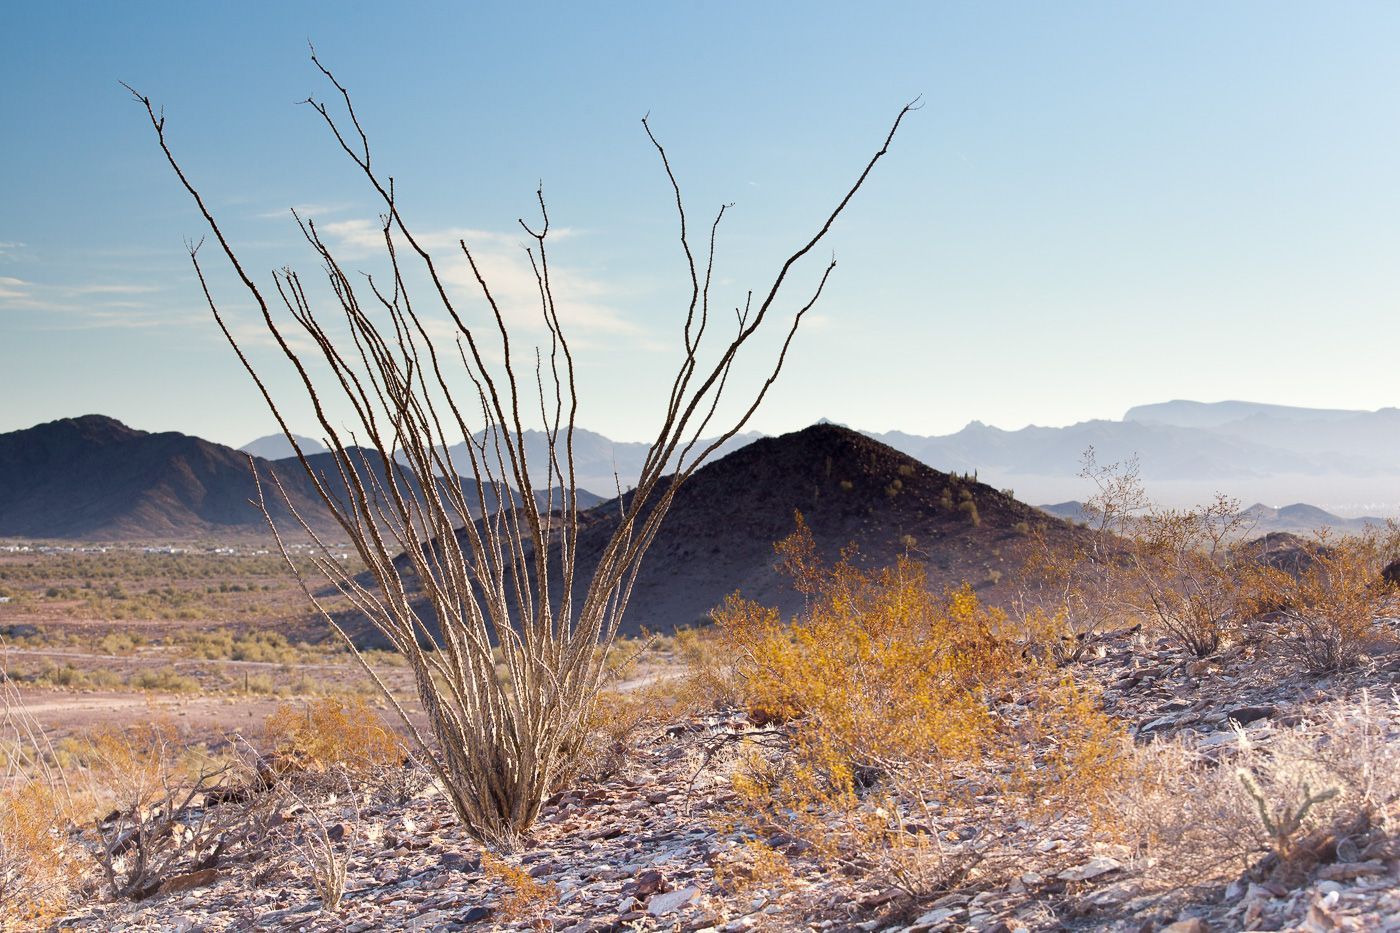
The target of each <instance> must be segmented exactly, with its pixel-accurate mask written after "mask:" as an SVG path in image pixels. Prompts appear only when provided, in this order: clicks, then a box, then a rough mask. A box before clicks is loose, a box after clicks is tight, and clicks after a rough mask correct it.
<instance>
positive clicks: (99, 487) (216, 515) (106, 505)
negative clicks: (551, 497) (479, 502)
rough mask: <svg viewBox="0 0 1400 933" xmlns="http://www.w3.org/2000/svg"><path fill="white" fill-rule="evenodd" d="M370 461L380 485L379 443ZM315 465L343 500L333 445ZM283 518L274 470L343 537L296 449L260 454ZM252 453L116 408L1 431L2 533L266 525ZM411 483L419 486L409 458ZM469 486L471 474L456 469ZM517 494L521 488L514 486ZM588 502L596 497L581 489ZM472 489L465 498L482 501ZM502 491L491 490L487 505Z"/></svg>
mask: <svg viewBox="0 0 1400 933" xmlns="http://www.w3.org/2000/svg"><path fill="white" fill-rule="evenodd" d="M368 453H369V454H370V456H369V458H368V460H367V461H362V460H360V459H358V456H359V455H358V453H356V452H355V451H352V452H351V455H352V457H356V460H355V462H356V463H357V464H360V463H365V462H367V463H368V464H369V465H370V467H371V469H372V471H373V474H374V477H375V479H376V480H377V481H378V482H379V483H380V485H381V487H382V485H383V482H384V479H385V475H386V474H385V472H384V468H383V465H382V460H381V458H380V457H379V455H378V454H377V453H374V452H368ZM308 461H309V462H310V464H311V466H312V468H313V469H314V470H316V472H317V473H318V475H320V476H322V477H323V478H324V480H325V483H326V486H327V489H328V491H329V493H330V494H331V495H332V496H335V497H336V498H338V499H341V500H342V501H343V500H344V496H345V485H344V483H343V482H342V481H341V479H340V475H339V471H338V470H337V469H336V467H335V461H334V455H332V454H330V453H320V454H313V455H311V457H309V458H308ZM252 462H253V464H254V465H255V468H256V470H257V475H258V477H259V478H260V480H261V481H262V485H263V491H264V495H265V498H266V501H267V503H268V507H269V509H270V511H271V513H272V516H273V519H274V520H275V521H276V522H277V526H278V528H280V529H282V530H283V531H284V532H286V533H290V534H292V535H293V536H298V532H299V531H300V526H299V524H298V523H297V521H296V519H295V518H294V517H293V516H292V513H291V510H290V509H289V508H288V507H287V504H286V503H285V502H284V501H282V498H281V496H280V495H279V494H278V492H277V487H276V485H275V484H274V482H273V477H274V475H275V476H276V477H277V478H279V479H280V480H281V485H282V488H283V489H284V490H285V492H286V495H287V496H288V497H289V498H290V501H291V504H292V506H293V507H295V509H296V510H297V512H298V513H300V514H301V515H302V516H303V517H304V518H305V519H306V520H307V521H309V522H310V523H311V525H312V527H313V528H315V529H316V530H317V531H320V532H324V533H326V534H328V535H329V538H330V540H333V541H339V540H342V539H343V538H344V533H343V532H342V531H341V530H340V528H339V527H338V526H337V525H335V524H334V522H333V521H332V520H331V518H330V514H329V513H328V512H327V510H326V509H325V507H324V505H323V503H322V502H321V499H320V496H319V495H318V494H317V492H316V490H315V487H314V485H313V484H312V482H311V480H310V478H309V477H307V475H306V472H305V470H304V469H303V468H302V466H301V464H300V463H298V462H297V461H296V460H295V459H284V460H277V461H269V460H264V459H262V458H260V457H254V458H253V461H252ZM248 464H249V458H248V455H247V454H245V453H243V452H240V451H236V450H233V449H232V448H230V447H225V446H223V445H222V444H214V443H211V442H209V441H205V440H201V439H200V438H198V437H192V436H190V435H187V434H179V433H176V432H173V431H169V432H162V433H151V432H148V431H138V430H135V429H134V428H129V427H127V426H126V425H124V424H122V423H121V422H120V421H117V420H115V419H113V418H108V417H105V416H102V415H85V416H83V417H81V418H65V419H63V420H60V421H51V422H48V423H47V424H40V425H36V426H35V427H32V428H28V429H25V430H22V431H13V432H10V433H8V434H0V535H7V536H14V537H25V538H86V539H90V540H147V541H149V540H166V539H188V538H195V537H204V536H228V535H256V536H263V535H266V534H267V524H266V521H265V520H264V518H263V516H262V513H261V512H260V511H259V510H258V508H257V507H256V506H255V505H253V504H252V503H253V502H255V501H256V499H257V487H256V484H255V483H254V480H253V472H252V470H250V469H249V465H248ZM395 469H396V471H397V473H398V478H399V480H400V481H401V483H402V484H404V485H405V486H406V487H407V488H410V489H412V488H416V484H415V483H414V482H413V481H412V480H411V478H409V476H408V474H407V473H406V471H404V470H403V469H402V468H401V467H396V468H395ZM457 481H459V482H461V483H462V484H463V486H464V487H466V488H471V487H470V485H469V484H470V482H471V481H469V480H464V479H461V478H460V477H459V478H458V480H457ZM515 495H518V493H516V494H515ZM580 499H581V501H583V502H585V503H586V504H590V505H591V504H594V503H596V502H598V501H599V500H598V497H596V496H593V495H591V494H589V493H583V492H581V493H580ZM475 500H476V496H475V492H474V490H473V491H472V492H471V494H469V495H468V497H467V501H468V502H469V503H470V502H475ZM495 500H496V496H495V494H494V493H492V494H488V496H487V503H488V507H490V506H491V505H494V502H495Z"/></svg>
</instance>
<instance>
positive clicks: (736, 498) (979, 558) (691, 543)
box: [579, 424, 1078, 633]
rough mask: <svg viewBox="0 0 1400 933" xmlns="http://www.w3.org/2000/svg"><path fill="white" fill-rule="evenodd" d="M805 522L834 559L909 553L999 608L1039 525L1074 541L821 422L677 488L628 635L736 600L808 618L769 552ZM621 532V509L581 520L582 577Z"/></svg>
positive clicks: (965, 485)
mask: <svg viewBox="0 0 1400 933" xmlns="http://www.w3.org/2000/svg"><path fill="white" fill-rule="evenodd" d="M965 502H970V503H972V506H975V511H974V510H973V508H972V506H964V505H963V503H965ZM798 511H800V512H801V513H802V515H803V517H804V518H805V519H806V521H807V524H808V526H809V527H810V528H811V530H812V534H813V537H814V538H815V540H816V543H817V546H818V549H819V550H820V552H821V553H822V554H823V555H824V556H825V557H827V558H828V559H834V558H836V557H837V556H838V555H839V553H840V551H841V549H842V548H844V547H845V546H846V545H848V544H854V545H855V547H856V548H857V551H858V563H860V564H862V565H866V566H883V565H887V564H890V563H893V561H894V560H895V558H896V557H897V556H898V555H900V554H903V553H905V552H906V551H907V552H908V553H909V554H910V555H911V556H912V557H914V558H915V559H917V560H918V561H920V562H921V563H923V564H924V565H925V566H926V567H927V569H928V574H929V580H930V584H931V585H932V586H934V587H936V588H937V587H943V586H952V585H957V584H960V583H962V582H964V581H966V582H968V583H971V584H973V585H974V586H975V587H976V588H977V589H978V591H979V593H982V594H983V595H984V597H985V598H987V599H989V600H991V601H993V602H1001V601H1005V600H1007V599H1009V598H1010V596H1011V595H1012V578H1013V577H1014V575H1015V571H1016V570H1017V568H1018V567H1019V566H1020V563H1021V560H1022V558H1023V557H1024V555H1025V552H1026V550H1027V548H1028V546H1029V544H1030V540H1029V538H1028V536H1027V532H1028V531H1029V529H1030V527H1031V526H1034V525H1041V526H1044V527H1045V528H1046V530H1047V534H1048V535H1049V536H1050V538H1051V540H1052V541H1053V540H1056V539H1059V538H1063V539H1065V540H1068V539H1069V537H1071V536H1072V535H1074V534H1077V533H1078V532H1077V531H1076V530H1075V529H1073V528H1072V527H1071V526H1069V525H1067V524H1065V523H1064V522H1061V521H1059V520H1058V519H1055V518H1053V517H1051V516H1047V515H1046V514H1045V513H1044V512H1041V511H1039V510H1038V509H1035V508H1032V507H1031V506H1029V505H1026V504H1024V503H1022V502H1018V501H1017V500H1015V499H1013V498H1011V497H1010V496H1008V495H1006V494H1004V493H1001V492H998V491H997V490H995V489H992V488H991V487H989V486H986V485H984V484H982V483H978V482H976V481H975V480H972V479H969V478H963V477H957V476H952V475H949V474H946V473H941V472H939V471H937V470H934V469H932V468H931V467H928V466H925V465H924V464H922V463H919V462H918V461H916V460H914V459H913V458H911V457H908V456H906V455H904V454H902V453H899V452H898V451H896V450H894V449H893V448H891V447H888V446H886V445H885V444H882V443H880V442H878V441H875V440H872V439H870V438H869V437H866V436H865V435H863V434H859V433H857V432H855V431H851V430H849V429H847V428H843V427H839V426H836V425H830V424H818V425H814V426H812V427H809V428H806V429H805V430H802V431H797V432H794V433H791V434H785V435H783V436H781V437H775V438H763V439H761V440H757V441H754V442H753V443H752V444H749V445H747V446H745V447H743V448H741V449H739V450H737V451H735V452H734V453H731V454H729V455H728V456H726V457H724V458H722V459H720V460H717V461H715V462H714V463H711V464H709V465H707V466H705V467H704V468H703V469H701V470H699V471H697V472H696V473H695V475H694V476H693V477H691V479H690V480H689V482H687V483H686V484H685V485H684V486H682V487H681V489H680V491H679V492H678V493H677V494H676V499H675V502H674V504H673V505H672V507H671V511H670V513H669V514H668V515H667V517H666V520H665V522H664V523H663V524H662V526H661V530H660V532H659V533H658V535H657V537H656V540H655V542H654V543H653V545H652V548H651V550H650V551H649V552H648V553H647V556H646V558H645V560H644V562H643V564H642V569H641V572H640V574H639V575H638V578H637V584H636V587H635V588H634V590H633V593H632V600H631V603H630V604H629V606H628V609H627V613H626V616H625V619H624V624H623V629H624V631H625V632H628V633H635V632H636V631H638V630H639V629H641V628H646V629H648V630H651V631H669V630H671V629H674V628H676V627H677V626H681V625H689V624H694V623H698V622H702V621H704V620H705V619H706V618H707V617H708V616H709V613H710V612H711V610H712V609H714V608H715V607H716V606H717V605H719V604H720V603H721V602H722V601H723V600H724V598H725V596H727V595H728V594H730V593H732V592H734V591H736V590H738V591H741V592H742V593H743V594H744V595H745V596H748V597H750V598H753V599H757V600H759V601H760V602H763V603H765V604H768V605H775V606H778V607H779V608H781V609H783V610H784V611H785V612H792V611H794V610H796V609H797V608H799V606H800V597H799V595H798V594H797V593H796V592H795V591H794V590H793V589H792V588H791V587H790V586H788V585H787V583H786V581H785V580H784V579H783V578H782V577H781V576H780V575H779V574H778V572H777V571H776V569H775V567H774V555H773V543H774V542H775V541H778V540H780V539H782V538H784V537H786V536H787V535H788V534H790V533H791V532H792V531H793V529H794V528H795V519H794V513H796V512H798ZM974 514H975V515H976V519H974V518H973V515H974ZM617 522H618V503H617V501H616V500H611V501H609V502H605V503H603V504H602V505H600V506H598V507H597V508H595V509H593V510H591V511H590V512H588V513H585V514H584V515H583V516H581V524H582V526H583V527H582V528H581V530H580V534H579V565H580V570H581V574H580V576H582V577H583V578H585V579H586V578H587V577H588V576H589V575H590V574H591V573H592V569H593V567H594V566H595V565H596V563H597V561H598V559H599V557H600V555H601V554H602V551H603V548H604V547H605V545H606V544H607V541H608V538H609V537H610V536H611V534H612V532H613V530H614V528H615V527H616V525H617Z"/></svg>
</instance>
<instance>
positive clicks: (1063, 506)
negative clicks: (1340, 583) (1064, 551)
mask: <svg viewBox="0 0 1400 933" xmlns="http://www.w3.org/2000/svg"><path fill="white" fill-rule="evenodd" d="M1040 510H1041V511H1042V512H1049V513H1050V514H1051V515H1054V516H1055V517H1056V518H1063V519H1065V520H1066V521H1070V522H1076V523H1082V522H1085V521H1088V520H1089V515H1088V513H1087V512H1085V510H1084V503H1082V502H1078V501H1073V500H1072V501H1069V502H1056V503H1053V504H1051V505H1042V506H1040ZM1240 514H1241V515H1242V516H1244V519H1245V528H1246V529H1247V535H1248V536H1249V537H1255V536H1258V535H1262V534H1275V533H1278V532H1288V533H1290V534H1303V535H1308V534H1312V533H1314V532H1317V531H1320V530H1322V529H1324V528H1327V529H1331V530H1332V531H1335V532H1339V533H1351V532H1359V531H1363V530H1365V528H1366V527H1367V526H1373V527H1377V528H1379V527H1382V526H1384V525H1385V519H1383V518H1377V517H1375V516H1374V515H1367V516H1362V517H1360V518H1344V517H1342V516H1340V515H1334V514H1332V513H1331V512H1328V511H1327V510H1325V509H1320V508H1318V507H1317V506H1315V505H1307V504H1305V503H1302V502H1296V503H1294V504H1293V505H1285V506H1283V507H1281V508H1274V507H1272V506H1268V505H1264V504H1263V503H1262V502H1256V503H1254V504H1253V505H1251V506H1250V507H1249V508H1247V509H1242V510H1241V511H1240Z"/></svg>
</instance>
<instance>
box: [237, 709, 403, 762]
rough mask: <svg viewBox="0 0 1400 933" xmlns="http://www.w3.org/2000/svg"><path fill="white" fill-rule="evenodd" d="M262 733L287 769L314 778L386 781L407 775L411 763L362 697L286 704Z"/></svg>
mask: <svg viewBox="0 0 1400 933" xmlns="http://www.w3.org/2000/svg"><path fill="white" fill-rule="evenodd" d="M263 732H264V735H265V736H266V738H267V740H268V742H269V743H270V745H271V747H272V750H273V753H274V754H275V755H277V756H279V757H280V758H281V759H282V760H283V762H284V763H285V765H287V766H289V767H291V768H293V769H298V770H305V771H310V772H313V773H326V772H331V771H335V772H344V773H347V774H349V775H351V776H352V777H354V778H356V779H358V780H362V781H376V780H384V779H386V778H390V777H391V776H392V774H393V772H395V771H398V770H402V769H403V767H404V765H405V761H406V758H407V757H408V751H407V748H406V746H405V745H404V742H403V740H402V739H401V738H400V737H399V736H398V735H397V734H396V733H395V732H394V731H393V730H392V729H390V728H389V726H388V725H387V724H386V723H385V721H384V719H383V717H382V716H380V715H379V713H378V712H377V711H376V710H375V709H374V707H372V706H370V704H369V702H368V701H367V700H366V699H365V698H364V697H362V696H351V697H319V698H317V699H314V700H311V701H309V702H307V703H305V704H304V705H301V706H296V705H293V704H290V703H283V704H281V705H279V706H278V707H277V709H276V710H274V711H273V713H272V715H270V716H268V717H267V720H266V722H265V723H264V724H263Z"/></svg>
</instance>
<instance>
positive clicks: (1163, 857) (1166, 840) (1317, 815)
mask: <svg viewBox="0 0 1400 933" xmlns="http://www.w3.org/2000/svg"><path fill="white" fill-rule="evenodd" d="M1397 738H1400V700H1396V699H1392V700H1391V701H1390V702H1380V701H1377V700H1375V699H1373V698H1371V697H1369V696H1367V695H1364V694H1363V696H1362V697H1361V699H1360V700H1359V701H1357V702H1354V703H1337V704H1334V705H1332V706H1331V707H1329V708H1327V709H1325V710H1324V711H1322V713H1321V714H1320V715H1319V718H1318V719H1317V720H1316V721H1314V722H1309V723H1304V724H1302V725H1300V726H1298V727H1296V728H1293V729H1286V730H1283V731H1281V732H1280V733H1278V734H1277V735H1276V736H1275V737H1274V738H1273V740H1272V741H1271V742H1269V743H1268V744H1267V745H1261V744H1256V743H1254V742H1252V741H1250V740H1249V738H1248V737H1247V735H1246V734H1245V733H1243V732H1241V733H1240V736H1239V743H1238V744H1239V748H1238V750H1237V751H1236V752H1235V753H1234V754H1233V755H1232V756H1230V757H1229V758H1227V759H1226V760H1222V761H1221V762H1219V763H1218V764H1216V763H1213V762H1210V761H1208V760H1205V759H1203V758H1202V757H1201V756H1199V755H1198V754H1196V753H1194V752H1192V751H1191V750H1190V749H1188V748H1187V747H1185V746H1183V745H1181V744H1180V743H1174V742H1160V743H1157V744H1154V745H1153V746H1150V747H1148V748H1146V749H1144V750H1142V752H1141V753H1140V755H1139V758H1138V762H1137V775H1136V779H1135V781H1134V782H1133V783H1132V784H1131V785H1130V787H1129V788H1128V789H1126V790H1125V791H1124V792H1123V793H1121V794H1118V795H1115V796H1114V797H1113V804H1114V806H1115V808H1116V811H1117V813H1116V816H1117V819H1118V825H1119V826H1120V828H1121V830H1122V832H1123V838H1124V841H1125V842H1127V843H1128V844H1130V845H1131V846H1132V847H1133V848H1134V851H1135V852H1136V854H1137V856H1138V859H1139V865H1140V867H1141V870H1142V874H1143V876H1144V878H1145V879H1147V880H1148V881H1149V882H1151V883H1153V884H1154V885H1156V886H1157V887H1158V888H1161V889H1169V888H1179V887H1192V886H1203V887H1210V886H1215V885H1220V884H1225V883H1228V882H1230V881H1232V880H1234V879H1235V878H1237V877H1238V876H1239V874H1240V873H1241V872H1248V875H1249V877H1250V878H1251V879H1253V880H1259V881H1263V880H1266V879H1267V880H1274V881H1279V882H1282V883H1285V884H1293V883H1296V882H1297V881H1298V880H1299V879H1301V877H1302V876H1303V875H1304V874H1305V873H1306V872H1307V871H1309V870H1311V869H1312V868H1313V867H1315V866H1316V865H1318V864H1320V863H1326V862H1331V861H1336V860H1342V861H1365V860H1366V859H1368V858H1373V857H1377V854H1378V853H1382V854H1383V853H1385V852H1388V851H1390V849H1391V848H1392V847H1393V846H1394V844H1395V834H1396V831H1397V829H1400V823H1397V820H1400V741H1397ZM1383 857H1384V856H1383Z"/></svg>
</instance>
